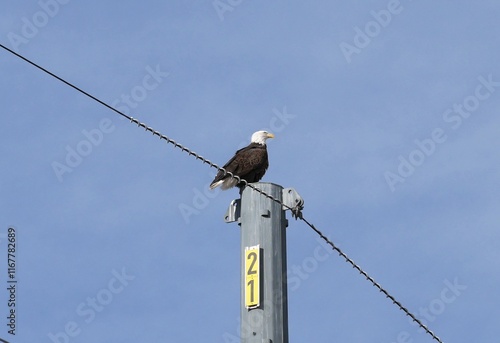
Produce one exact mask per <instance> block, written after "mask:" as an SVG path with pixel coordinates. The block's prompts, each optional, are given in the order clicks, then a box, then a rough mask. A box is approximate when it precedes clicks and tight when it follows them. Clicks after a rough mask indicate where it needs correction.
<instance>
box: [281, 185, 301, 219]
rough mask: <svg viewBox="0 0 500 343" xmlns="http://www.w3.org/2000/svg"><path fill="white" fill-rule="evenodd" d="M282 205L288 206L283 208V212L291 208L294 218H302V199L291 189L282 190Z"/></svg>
mask: <svg viewBox="0 0 500 343" xmlns="http://www.w3.org/2000/svg"><path fill="white" fill-rule="evenodd" d="M283 204H284V205H286V206H288V207H285V206H283V210H287V209H288V208H290V207H291V208H292V216H293V217H295V218H300V217H301V216H302V209H303V208H304V199H302V197H301V196H300V195H299V193H297V191H296V190H295V189H293V188H285V189H283Z"/></svg>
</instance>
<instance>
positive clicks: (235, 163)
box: [210, 131, 274, 189]
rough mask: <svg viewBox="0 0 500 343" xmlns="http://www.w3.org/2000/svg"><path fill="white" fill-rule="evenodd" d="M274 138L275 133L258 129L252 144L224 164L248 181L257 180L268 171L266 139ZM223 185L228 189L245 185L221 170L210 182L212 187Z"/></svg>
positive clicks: (227, 168)
mask: <svg viewBox="0 0 500 343" xmlns="http://www.w3.org/2000/svg"><path fill="white" fill-rule="evenodd" d="M268 138H274V135H273V134H272V133H270V132H267V131H257V132H255V133H254V134H253V135H252V138H251V141H250V144H249V145H247V146H246V147H244V148H242V149H240V150H238V151H236V153H235V154H234V156H233V157H232V158H231V159H230V160H229V161H228V162H227V163H226V164H225V165H224V167H223V168H224V169H225V170H226V171H228V172H231V173H233V174H234V175H237V176H239V177H240V178H241V179H242V180H246V181H247V182H248V183H251V182H257V181H259V180H260V179H262V177H263V176H264V174H265V173H266V170H267V167H268V166H269V162H268V160H267V148H266V140H267V139H268ZM218 186H221V187H220V188H221V189H228V188H231V187H234V186H238V187H240V188H241V187H243V186H244V183H243V182H240V183H238V180H236V179H235V178H232V177H231V176H230V175H228V174H226V173H224V172H223V171H222V170H219V172H218V173H217V175H216V176H215V179H214V180H213V181H212V183H211V184H210V189H214V188H215V187H218Z"/></svg>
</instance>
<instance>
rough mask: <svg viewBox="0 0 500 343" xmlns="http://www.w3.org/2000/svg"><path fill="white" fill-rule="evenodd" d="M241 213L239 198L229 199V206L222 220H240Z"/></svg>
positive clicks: (228, 221)
mask: <svg viewBox="0 0 500 343" xmlns="http://www.w3.org/2000/svg"><path fill="white" fill-rule="evenodd" d="M240 215H241V199H235V200H233V201H231V203H230V204H229V207H228V209H227V211H226V215H225V216H224V221H225V222H226V223H234V222H238V223H239V222H240Z"/></svg>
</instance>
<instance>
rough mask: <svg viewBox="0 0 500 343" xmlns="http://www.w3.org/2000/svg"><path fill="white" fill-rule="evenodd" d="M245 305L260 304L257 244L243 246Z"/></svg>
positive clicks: (249, 306) (255, 305)
mask: <svg viewBox="0 0 500 343" xmlns="http://www.w3.org/2000/svg"><path fill="white" fill-rule="evenodd" d="M245 306H246V308H248V309H251V308H256V307H259V306H260V248H259V246H258V245H255V246H253V247H246V248H245Z"/></svg>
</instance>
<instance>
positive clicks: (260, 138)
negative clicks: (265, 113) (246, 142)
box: [250, 131, 274, 145]
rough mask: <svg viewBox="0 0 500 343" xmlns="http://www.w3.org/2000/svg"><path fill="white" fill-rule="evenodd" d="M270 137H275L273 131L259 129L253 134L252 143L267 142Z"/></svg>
mask: <svg viewBox="0 0 500 343" xmlns="http://www.w3.org/2000/svg"><path fill="white" fill-rule="evenodd" d="M268 138H274V135H273V134H272V133H271V132H267V131H257V132H255V133H254V134H253V135H252V138H251V140H250V141H251V142H252V143H259V144H262V145H264V144H266V140H267V139H268Z"/></svg>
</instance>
